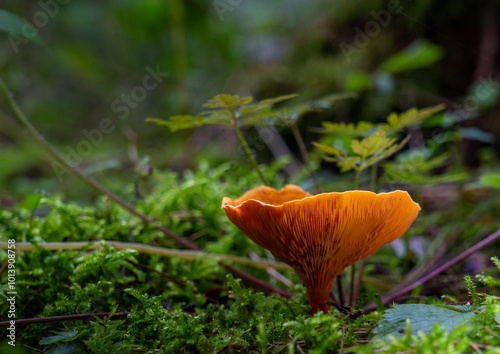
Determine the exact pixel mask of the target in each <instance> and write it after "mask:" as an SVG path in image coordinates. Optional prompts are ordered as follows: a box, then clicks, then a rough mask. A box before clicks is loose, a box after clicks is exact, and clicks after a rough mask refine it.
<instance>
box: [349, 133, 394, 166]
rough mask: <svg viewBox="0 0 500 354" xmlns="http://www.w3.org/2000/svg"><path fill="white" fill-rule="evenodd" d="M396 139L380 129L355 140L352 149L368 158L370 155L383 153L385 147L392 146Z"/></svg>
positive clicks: (362, 156) (363, 157)
mask: <svg viewBox="0 0 500 354" xmlns="http://www.w3.org/2000/svg"><path fill="white" fill-rule="evenodd" d="M395 141H396V139H391V138H388V137H387V136H386V134H385V132H384V131H383V130H378V131H377V132H375V133H374V134H372V135H370V136H369V137H367V138H364V139H363V140H353V141H352V143H351V149H352V151H353V152H354V153H355V154H358V155H359V156H361V158H362V159H366V158H367V157H368V156H370V155H374V154H377V153H382V152H383V151H384V150H385V149H387V148H389V147H391V145H393V144H394V142H395Z"/></svg>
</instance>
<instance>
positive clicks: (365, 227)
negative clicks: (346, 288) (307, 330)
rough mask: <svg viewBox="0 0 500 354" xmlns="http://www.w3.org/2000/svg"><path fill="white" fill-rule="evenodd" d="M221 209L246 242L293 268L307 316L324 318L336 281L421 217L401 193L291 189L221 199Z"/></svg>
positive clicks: (258, 190)
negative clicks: (304, 297)
mask: <svg viewBox="0 0 500 354" xmlns="http://www.w3.org/2000/svg"><path fill="white" fill-rule="evenodd" d="M222 208H223V209H224V210H225V212H226V215H227V216H228V218H229V219H230V220H231V222H232V223H233V224H235V225H236V226H237V227H238V228H240V229H241V230H242V231H243V232H244V233H245V234H246V235H247V237H248V238H250V239H251V240H252V241H254V242H255V243H257V244H258V245H260V246H262V247H264V248H266V249H268V250H269V251H270V252H271V253H272V254H273V255H274V256H275V257H276V258H277V259H279V260H280V261H282V262H284V263H286V264H288V265H290V266H291V267H292V268H293V270H294V271H295V273H297V275H298V276H299V278H300V280H301V281H302V283H303V284H304V286H305V287H306V290H307V297H308V299H309V304H310V305H311V314H313V313H316V312H318V311H319V310H321V311H323V312H324V313H327V312H328V310H329V308H330V307H329V305H328V304H326V302H327V301H328V300H329V298H330V291H331V289H332V286H333V280H334V279H335V277H337V276H338V275H340V274H341V273H342V272H343V271H344V269H345V268H346V267H348V266H349V265H351V264H353V263H354V262H356V261H358V260H360V259H363V258H366V257H368V256H371V255H372V254H374V253H375V252H376V251H377V250H378V249H379V248H380V247H381V246H382V245H385V244H386V243H389V242H392V241H394V240H395V239H397V238H398V237H400V236H401V235H403V234H404V233H405V232H406V230H407V229H408V228H409V227H410V225H411V224H412V223H413V221H414V220H415V219H416V217H417V215H418V212H419V211H420V206H419V205H418V204H417V203H415V202H414V201H413V200H412V199H411V197H410V196H409V195H408V193H407V192H404V191H399V190H398V191H394V192H390V193H380V194H375V193H373V192H368V191H349V192H344V193H323V194H318V195H316V196H312V195H311V194H309V193H307V192H304V191H303V190H302V189H301V188H300V187H298V186H295V185H287V186H285V187H284V188H283V189H281V190H280V191H277V190H275V189H273V188H270V187H259V188H255V189H252V190H250V191H248V192H247V193H245V194H244V195H243V196H242V197H240V198H238V199H236V200H232V199H231V198H228V197H225V198H224V199H223V200H222Z"/></svg>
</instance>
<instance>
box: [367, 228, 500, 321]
mask: <svg viewBox="0 0 500 354" xmlns="http://www.w3.org/2000/svg"><path fill="white" fill-rule="evenodd" d="M498 238H500V230H497V231H496V232H494V233H492V234H491V235H489V236H488V237H486V238H484V239H483V240H482V241H480V242H478V243H476V244H475V245H474V246H472V247H471V248H469V249H468V250H467V251H465V252H462V253H461V254H459V255H458V256H456V257H455V258H453V259H452V260H451V261H449V262H447V263H445V264H443V265H442V266H441V267H439V268H437V269H435V270H434V271H432V272H430V273H429V274H427V275H426V276H425V277H422V278H421V279H419V280H417V281H415V282H413V283H412V284H410V285H408V286H407V287H405V288H404V289H401V290H399V291H397V292H396V293H394V294H391V295H388V296H386V297H383V298H382V303H383V304H384V305H387V304H389V303H391V302H393V301H394V300H396V299H397V298H399V297H400V296H403V295H406V294H408V293H409V292H410V291H412V290H413V289H415V288H416V287H417V286H419V285H422V284H424V283H426V282H427V281H429V280H431V279H432V278H434V277H435V276H437V275H439V274H441V273H442V272H444V271H445V270H447V269H448V268H451V267H453V266H454V265H455V264H457V263H460V262H461V261H463V260H464V259H465V258H467V257H469V256H470V255H471V254H473V253H475V252H477V251H479V250H480V249H481V248H483V247H485V246H487V245H489V244H490V243H492V242H493V241H496V240H497V239H498ZM376 308H377V305H375V304H370V305H368V306H366V307H365V308H364V310H365V312H367V311H373V310H375V309H376Z"/></svg>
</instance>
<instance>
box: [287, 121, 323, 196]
mask: <svg viewBox="0 0 500 354" xmlns="http://www.w3.org/2000/svg"><path fill="white" fill-rule="evenodd" d="M290 129H291V130H292V133H293V136H294V138H295V141H296V142H297V145H298V146H299V150H300V154H301V155H302V160H304V164H305V165H306V168H307V170H308V171H309V174H310V175H311V178H312V179H313V181H314V185H315V186H316V190H317V192H318V193H320V192H321V187H320V185H319V179H318V176H317V175H316V172H315V171H314V170H313V168H312V167H311V158H310V157H309V153H308V152H307V148H306V144H305V143H304V139H302V135H301V134H300V131H299V128H298V127H297V124H296V123H295V122H293V123H291V124H290Z"/></svg>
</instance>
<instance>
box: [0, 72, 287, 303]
mask: <svg viewBox="0 0 500 354" xmlns="http://www.w3.org/2000/svg"><path fill="white" fill-rule="evenodd" d="M0 91H2V93H3V94H4V96H5V98H6V99H7V102H8V103H9V106H10V107H11V108H12V110H13V111H14V113H15V114H16V116H17V118H18V119H19V120H20V121H21V123H22V124H23V125H24V126H25V127H26V128H27V129H28V130H29V131H30V133H31V134H32V135H33V137H34V138H35V139H36V140H37V141H38V142H39V143H40V144H41V145H42V146H43V147H44V148H45V149H46V150H47V151H48V152H49V153H50V154H51V155H52V157H54V158H55V159H56V160H57V161H58V162H59V163H61V164H62V165H64V166H66V167H67V168H68V169H69V170H70V171H72V172H73V173H74V174H76V175H77V176H78V177H80V178H81V179H82V180H83V181H84V182H86V183H87V184H89V185H90V186H91V187H92V188H94V189H95V190H97V191H98V192H100V193H102V194H104V195H106V196H107V197H108V198H110V199H111V200H113V201H114V202H115V203H117V204H119V205H121V206H122V207H123V208H125V209H126V210H128V211H129V212H130V213H132V214H134V215H135V216H137V217H139V218H140V219H141V220H142V221H144V222H145V223H147V224H153V223H154V220H153V219H151V218H149V217H148V216H147V215H145V214H143V213H141V212H140V211H138V210H137V209H135V208H134V207H133V206H132V205H131V204H129V203H127V202H126V201H124V200H122V199H121V198H120V197H118V196H117V195H115V194H113V193H112V192H111V191H109V190H108V189H106V188H105V187H104V186H103V185H101V184H100V183H99V182H97V181H95V180H93V179H92V178H90V177H88V176H87V175H85V174H84V173H83V172H81V171H80V170H79V169H78V168H76V167H73V166H71V165H70V164H69V163H68V162H67V161H66V160H65V159H64V158H63V156H62V155H60V154H59V153H58V152H57V151H56V150H55V149H54V148H53V147H52V145H50V144H49V143H48V142H47V141H46V140H45V139H44V138H43V136H42V135H41V134H40V133H39V132H38V130H36V128H35V127H34V126H33V125H32V124H31V122H30V121H29V119H28V118H27V117H26V116H25V115H24V113H23V111H21V108H20V107H19V106H18V104H17V102H16V101H15V100H14V99H13V97H12V93H11V92H10V91H9V89H8V88H7V86H6V85H5V83H4V82H3V80H2V79H1V78H0ZM153 226H154V227H155V228H156V229H157V230H159V231H161V232H163V233H164V234H165V235H167V236H168V237H170V238H171V239H172V240H174V241H175V242H177V243H179V244H181V245H183V246H184V247H186V248H189V249H192V250H197V251H202V249H201V248H200V247H199V246H198V245H196V244H194V243H193V242H191V241H189V240H187V239H185V238H182V237H180V236H178V235H176V234H175V233H173V232H172V231H170V230H169V229H167V228H166V227H163V226H161V225H157V224H153ZM223 266H224V267H225V268H226V269H228V270H229V271H231V272H232V273H234V274H236V275H238V276H239V277H241V278H244V279H247V280H249V281H251V282H253V283H255V284H256V285H258V286H260V287H261V288H263V289H266V290H269V291H271V292H274V293H276V294H279V295H281V296H284V297H287V298H292V297H293V295H292V294H290V293H288V292H286V291H284V290H281V289H277V288H275V287H273V286H272V285H270V284H267V283H266V282H264V281H262V280H260V279H258V278H256V277H254V276H251V275H250V274H247V273H245V272H243V271H240V270H237V269H235V268H233V267H231V266H227V265H224V264H223Z"/></svg>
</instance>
